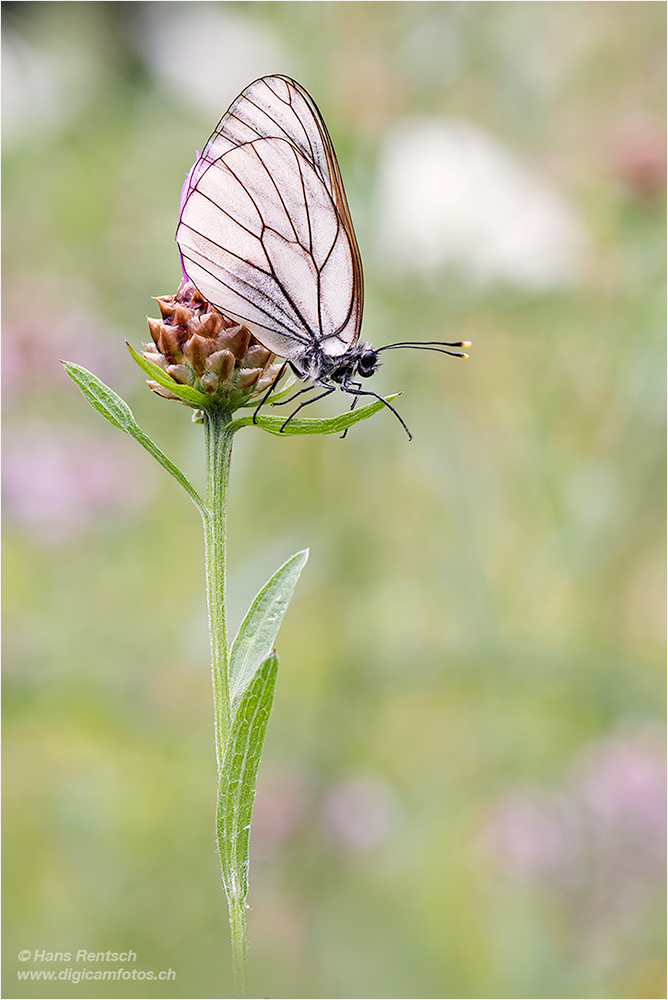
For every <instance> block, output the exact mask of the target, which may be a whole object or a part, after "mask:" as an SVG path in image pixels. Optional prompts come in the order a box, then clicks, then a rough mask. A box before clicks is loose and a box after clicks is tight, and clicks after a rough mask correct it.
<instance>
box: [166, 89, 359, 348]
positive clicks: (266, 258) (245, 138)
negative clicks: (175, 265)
mask: <svg viewBox="0 0 668 1000" xmlns="http://www.w3.org/2000/svg"><path fill="white" fill-rule="evenodd" d="M176 241H177V243H178V245H179V249H180V251H181V259H182V262H183V268H184V271H185V273H186V274H187V275H188V277H189V278H190V280H191V281H192V282H193V283H194V284H195V286H196V287H197V288H198V290H199V291H200V292H201V294H202V295H203V296H204V297H205V298H206V299H207V300H208V301H209V302H211V303H212V304H213V305H215V306H216V307H217V308H218V309H220V311H221V312H223V313H224V314H225V315H226V316H229V317H231V318H232V319H236V320H237V321H238V322H240V323H241V322H243V323H245V324H246V326H247V327H248V329H249V330H250V331H251V333H253V334H254V335H255V336H256V337H257V339H258V340H259V341H260V342H261V343H262V344H264V346H265V347H267V348H268V349H269V350H271V351H273V352H274V353H275V354H277V355H279V357H283V358H288V359H296V358H298V357H299V356H300V355H301V354H302V353H303V352H304V351H305V350H306V348H307V347H308V346H309V345H311V344H313V343H314V342H315V343H317V344H318V345H319V346H320V347H321V348H322V350H323V351H324V352H325V354H327V355H328V356H330V357H338V356H340V355H342V354H344V353H345V351H347V350H348V348H349V347H351V346H352V345H353V344H355V343H356V342H357V339H358V336H359V330H360V324H361V320H362V300H363V282H362V265H361V260H360V254H359V249H358V247H357V241H356V239H355V233H354V230H353V226H352V222H351V219H350V212H349V209H348V203H347V201H346V196H345V192H344V189H343V183H342V181H341V174H340V172H339V167H338V163H337V161H336V156H335V154H334V149H333V147H332V142H331V139H330V137H329V134H328V132H327V128H326V126H325V123H324V122H323V120H322V117H321V115H320V112H319V111H318V109H317V107H316V106H315V104H314V103H313V101H312V100H311V98H310V97H309V95H308V94H307V93H306V91H305V90H303V89H302V87H300V86H299V84H297V83H295V82H294V81H293V80H290V79H288V78H287V77H283V76H267V77H263V78H262V79H261V80H256V81H255V83H252V84H251V85H250V86H249V87H247V88H246V89H245V90H244V91H243V93H242V94H241V95H240V96H239V97H238V98H237V99H236V101H234V103H233V104H232V105H231V107H230V108H229V110H228V111H227V112H226V113H225V114H224V115H223V117H222V119H221V120H220V122H219V124H218V126H217V128H216V130H215V132H214V133H213V135H212V136H211V138H210V139H209V141H208V142H207V144H206V146H205V148H204V151H203V153H202V155H201V157H200V158H199V160H198V161H197V163H196V164H195V166H194V168H193V170H192V171H191V174H190V177H189V182H188V189H187V192H186V195H185V200H184V204H183V208H182V211H181V217H180V220H179V226H178V229H177V232H176Z"/></svg>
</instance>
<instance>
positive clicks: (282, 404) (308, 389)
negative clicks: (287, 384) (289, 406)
mask: <svg viewBox="0 0 668 1000" xmlns="http://www.w3.org/2000/svg"><path fill="white" fill-rule="evenodd" d="M311 389H315V383H313V385H307V386H306V388H305V389H299V390H298V391H297V392H294V393H293V394H292V395H291V396H288V398H287V399H279V400H277V401H276V402H275V403H272V404H271V405H272V406H285V404H286V403H291V402H292V400H293V399H296V398H297V396H301V394H302V393H303V392H310V391H311ZM309 402H313V400H309Z"/></svg>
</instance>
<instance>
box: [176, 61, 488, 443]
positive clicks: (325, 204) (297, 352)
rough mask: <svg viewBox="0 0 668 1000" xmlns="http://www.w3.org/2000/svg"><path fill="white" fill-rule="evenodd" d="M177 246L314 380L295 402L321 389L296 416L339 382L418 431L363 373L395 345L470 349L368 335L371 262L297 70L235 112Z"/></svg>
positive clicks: (186, 209) (255, 90)
mask: <svg viewBox="0 0 668 1000" xmlns="http://www.w3.org/2000/svg"><path fill="white" fill-rule="evenodd" d="M176 242H177V244H178V247H179V252H180V255H181V264H182V267H183V271H184V274H185V275H186V276H187V277H188V278H189V279H190V280H191V281H192V282H193V284H194V285H195V287H196V288H197V290H198V291H199V292H200V294H201V295H203V296H204V298H205V299H207V300H208V301H209V302H210V303H211V304H212V305H213V306H215V307H216V308H217V309H218V310H220V312H222V313H223V314H224V315H225V316H228V317H230V318H231V319H234V320H236V321H237V322H238V323H243V324H244V325H245V326H246V327H247V328H248V330H250V332H251V333H252V334H253V335H254V336H255V338H256V339H257V340H258V341H259V342H260V343H261V344H262V345H263V346H264V347H266V348H267V349H268V350H270V351H272V353H274V354H276V355H277V356H278V357H279V358H283V359H285V364H284V365H283V369H282V373H283V372H284V371H285V370H286V369H287V367H288V366H289V367H290V368H291V369H292V371H293V372H294V374H295V375H296V376H297V377H298V378H300V379H302V380H304V381H309V382H310V383H311V384H310V385H309V386H307V387H306V388H305V389H301V390H300V391H299V392H297V393H295V394H294V395H293V396H291V397H290V400H292V399H295V398H296V397H297V396H299V395H301V394H302V393H304V392H309V391H310V390H312V389H313V388H315V387H320V388H322V389H323V391H322V392H321V393H320V394H319V395H316V396H313V397H311V398H310V399H309V400H307V401H305V402H302V403H301V404H300V405H299V406H297V408H296V409H295V410H294V412H293V413H291V414H290V416H289V417H288V418H287V420H286V421H285V423H286V424H287V423H288V422H289V421H290V420H291V419H292V418H293V417H294V415H295V414H296V413H298V412H299V410H301V409H302V408H303V407H304V406H306V405H308V404H309V403H312V402H315V400H316V399H321V398H323V397H324V396H328V395H330V393H332V392H334V391H335V390H336V389H337V388H339V389H341V390H342V391H343V392H344V393H346V394H347V395H348V396H353V397H354V398H353V404H352V405H353V406H355V404H356V403H357V401H358V399H359V398H360V397H361V396H375V397H376V399H380V400H381V401H382V402H383V403H385V405H386V406H388V407H389V409H390V410H392V412H393V413H394V414H395V416H396V417H397V418H398V419H399V421H400V422H401V424H402V426H403V427H404V430H405V431H406V433H407V434H408V437H409V438H410V437H411V434H410V431H409V430H408V428H407V427H406V424H405V423H404V421H403V419H402V418H401V416H400V415H399V413H398V412H397V411H396V410H395V409H394V407H393V406H392V405H391V404H390V403H388V402H387V400H385V399H383V397H382V396H379V395H378V393H376V392H373V391H372V390H369V389H364V388H363V387H362V383H361V382H360V381H359V378H363V379H366V378H369V377H370V376H371V375H373V374H374V372H376V371H378V369H379V368H380V364H381V362H380V354H381V352H382V351H389V350H394V349H396V348H404V347H406V348H420V349H425V350H432V351H439V352H441V353H443V354H450V355H452V356H454V357H467V355H466V354H462V353H461V352H457V351H452V350H448V348H453V347H467V346H469V343H468V341H461V342H458V343H441V342H438V341H429V342H425V343H419V342H412V341H405V342H402V343H397V344H387V345H385V346H384V347H380V348H374V347H372V346H371V344H367V343H363V342H362V343H361V342H360V340H359V335H360V327H361V324H362V305H363V300H364V281H363V277H362V261H361V257H360V252H359V248H358V246H357V239H356V238H355V231H354V229H353V224H352V220H351V218H350V210H349V208H348V201H347V199H346V194H345V191H344V188H343V181H342V179H341V171H340V170H339V165H338V162H337V159H336V154H335V153H334V147H333V145H332V140H331V139H330V136H329V132H328V131H327V126H326V125H325V122H324V121H323V118H322V115H321V114H320V112H319V111H318V108H317V107H316V105H315V102H314V101H313V99H312V98H311V97H310V96H309V94H308V93H307V92H306V91H305V90H304V88H303V87H301V86H300V85H299V84H298V83H296V82H295V81H294V80H291V79H290V78H289V77H286V76H264V77H262V78H261V79H259V80H255V82H254V83H251V84H250V85H249V86H248V87H246V89H245V90H244V91H242V93H241V94H240V95H239V97H237V98H236V100H235V101H233V102H232V104H231V105H230V107H229V108H228V110H227V111H226V112H225V114H224V115H223V117H222V118H221V120H220V122H219V123H218V125H217V126H216V129H215V131H214V133H213V134H212V136H211V137H210V139H209V140H208V142H207V144H206V146H205V147H204V151H203V152H202V154H201V156H199V158H198V159H197V161H196V162H195V165H194V166H193V168H192V170H191V171H190V173H189V175H188V177H187V179H186V182H185V184H184V187H183V191H182V196H181V209H180V215H179V224H178V228H177V231H176ZM282 373H281V374H282ZM278 381H279V379H276V382H275V383H274V385H276V384H277V383H278ZM272 388H273V387H270V389H269V391H268V393H267V394H266V396H265V397H264V398H263V400H262V401H261V403H260V406H262V405H263V403H264V402H266V400H267V398H268V396H269V395H270V394H271V391H272ZM290 400H285V402H289V401H290ZM259 408H260V407H258V410H259ZM256 414H257V410H256ZM283 426H285V424H284V425H283Z"/></svg>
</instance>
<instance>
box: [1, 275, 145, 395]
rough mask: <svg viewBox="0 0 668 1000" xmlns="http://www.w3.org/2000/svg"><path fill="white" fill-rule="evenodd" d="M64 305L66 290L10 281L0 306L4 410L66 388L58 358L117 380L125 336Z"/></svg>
mask: <svg viewBox="0 0 668 1000" xmlns="http://www.w3.org/2000/svg"><path fill="white" fill-rule="evenodd" d="M8 284H9V282H8ZM71 298H72V296H71V294H70V299H71ZM66 301H68V293H67V290H65V289H63V288H62V287H60V286H59V285H55V284H54V285H52V286H50V285H46V284H43V285H40V284H35V282H33V281H31V280H30V281H24V280H22V279H20V278H16V277H15V276H14V277H13V278H12V282H11V286H10V290H9V291H8V293H7V295H6V296H5V302H4V303H3V338H2V339H3V343H2V347H3V351H2V354H3V364H2V385H3V391H4V396H5V405H6V404H7V403H12V402H14V401H15V400H17V399H18V398H19V397H20V398H21V399H22V400H24V401H25V399H26V396H27V395H30V393H31V391H32V392H33V393H37V392H38V393H40V394H41V393H43V391H44V389H45V388H49V387H51V386H58V387H60V388H64V387H65V386H67V387H68V389H71V387H72V383H71V381H70V380H69V379H68V377H67V375H66V374H65V372H64V371H63V368H62V365H60V364H59V361H58V359H59V358H64V359H66V360H68V361H75V362H76V363H77V364H80V365H83V366H84V368H88V369H89V370H91V371H95V372H97V374H98V375H99V376H100V377H101V378H102V379H104V380H105V381H107V380H109V379H110V378H113V379H115V380H116V381H118V377H119V375H120V374H121V371H120V370H121V360H123V361H124V360H125V358H124V355H123V350H124V345H123V341H124V339H125V337H124V334H123V333H122V331H120V330H118V329H115V328H113V327H109V326H108V325H106V324H105V323H103V322H102V321H101V320H100V319H98V318H97V317H96V316H95V315H94V314H92V313H89V312H87V311H86V310H85V309H84V308H82V307H81V306H79V305H76V304H75V305H72V304H71V301H70V303H69V304H68V305H67V306H66V305H64V304H63V303H64V302H66ZM128 370H130V369H128Z"/></svg>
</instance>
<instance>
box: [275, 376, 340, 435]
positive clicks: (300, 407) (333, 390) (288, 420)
mask: <svg viewBox="0 0 668 1000" xmlns="http://www.w3.org/2000/svg"><path fill="white" fill-rule="evenodd" d="M335 391H336V388H335V386H331V388H329V389H325V391H324V392H321V393H320V395H319V396H314V397H313V399H307V400H305V402H303V403H300V404H299V406H298V407H297V409H296V410H294V411H293V412H292V413H291V414H290V416H289V417H288V418H287V420H285V421H284V423H283V424H282V425H281V431H284V430H285V428H286V427H287V425H288V424H289V423H290V421H291V420H292V418H293V417H294V416H296V415H297V414H298V413H299V411H300V410H303V409H304V407H305V406H310V405H311V403H315V402H316V401H317V400H318V399H324V398H325V396H331V395H332V393H333V392H335Z"/></svg>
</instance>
